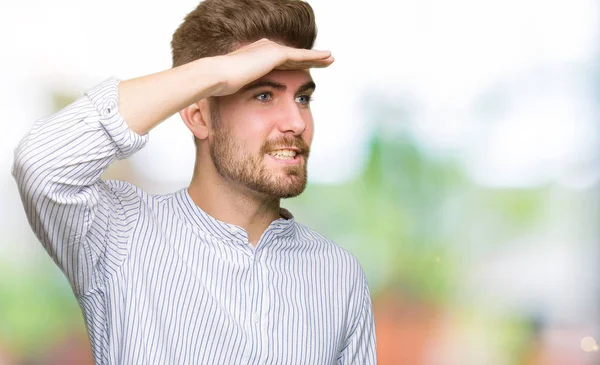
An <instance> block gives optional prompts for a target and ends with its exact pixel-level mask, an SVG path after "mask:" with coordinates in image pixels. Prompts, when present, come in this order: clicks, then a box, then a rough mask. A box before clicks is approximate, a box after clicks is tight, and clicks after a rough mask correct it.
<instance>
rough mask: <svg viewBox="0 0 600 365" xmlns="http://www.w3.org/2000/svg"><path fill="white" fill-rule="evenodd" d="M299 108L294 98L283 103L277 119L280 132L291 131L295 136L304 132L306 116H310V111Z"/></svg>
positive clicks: (286, 132)
mask: <svg viewBox="0 0 600 365" xmlns="http://www.w3.org/2000/svg"><path fill="white" fill-rule="evenodd" d="M301 108H302V107H301V106H299V105H298V104H297V103H296V102H295V100H292V101H291V102H287V103H285V106H284V107H283V110H282V112H281V114H280V119H279V130H280V132H282V133H284V134H288V133H293V134H294V135H296V136H299V135H301V134H302V133H304V131H305V130H306V126H307V120H306V118H308V117H310V111H303V110H301Z"/></svg>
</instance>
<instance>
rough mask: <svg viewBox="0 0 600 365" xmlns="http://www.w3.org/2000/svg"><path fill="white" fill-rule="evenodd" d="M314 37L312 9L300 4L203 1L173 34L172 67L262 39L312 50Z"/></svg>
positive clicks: (298, 1)
mask: <svg viewBox="0 0 600 365" xmlns="http://www.w3.org/2000/svg"><path fill="white" fill-rule="evenodd" d="M316 36H317V26H316V24H315V16H314V13H313V10H312V7H311V6H310V5H309V4H308V3H306V2H305V1H302V0H204V1H202V2H201V3H200V4H199V5H198V6H197V7H196V9H194V10H193V11H192V12H190V13H189V14H188V15H187V16H186V17H185V19H184V21H183V23H182V24H181V25H180V26H179V28H177V30H176V31H175V33H174V34H173V39H172V40H171V48H172V53H173V67H176V66H180V65H183V64H186V63H188V62H192V61H195V60H197V59H199V58H203V57H212V56H218V55H223V54H227V53H229V52H232V51H234V50H235V49H236V48H238V47H239V46H240V45H242V44H244V43H251V42H254V41H257V40H259V39H261V38H268V39H270V40H272V41H274V42H277V43H281V44H285V45H287V46H290V47H294V48H305V49H311V48H312V47H313V43H314V41H315V38H316Z"/></svg>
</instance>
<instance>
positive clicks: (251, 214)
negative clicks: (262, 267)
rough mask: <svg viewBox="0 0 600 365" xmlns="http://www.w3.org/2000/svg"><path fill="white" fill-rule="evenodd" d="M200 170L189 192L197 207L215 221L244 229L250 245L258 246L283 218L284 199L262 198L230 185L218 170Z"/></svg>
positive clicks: (247, 190)
mask: <svg viewBox="0 0 600 365" xmlns="http://www.w3.org/2000/svg"><path fill="white" fill-rule="evenodd" d="M204 166H206V165H204ZM209 166H211V165H210V164H209ZM197 167H198V166H196V167H195V168H194V175H193V177H192V181H191V182H190V186H189V188H188V193H189V195H190V197H191V198H192V200H193V201H194V203H196V205H197V206H198V207H200V209H202V210H203V211H204V212H206V213H207V214H209V215H210V216H211V217H213V218H215V219H217V220H220V221H222V222H225V223H229V224H235V225H238V226H240V227H242V228H244V229H245V230H246V232H247V233H248V241H250V243H251V244H252V245H253V246H256V245H257V243H258V240H259V239H260V237H261V236H262V234H263V233H264V231H265V230H266V229H267V228H268V227H269V225H270V224H271V223H272V222H273V221H274V220H276V219H278V218H279V217H280V215H279V208H280V205H279V203H280V199H279V198H274V197H266V196H261V195H260V194H257V193H256V192H253V191H250V190H249V189H247V188H246V187H244V186H240V185H238V184H235V183H233V182H231V181H227V180H226V179H224V178H223V177H222V176H221V175H220V174H218V173H217V172H216V170H215V169H214V167H213V169H210V168H205V169H203V170H201V169H199V168H197Z"/></svg>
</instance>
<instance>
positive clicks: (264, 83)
mask: <svg viewBox="0 0 600 365" xmlns="http://www.w3.org/2000/svg"><path fill="white" fill-rule="evenodd" d="M261 87H270V88H272V89H276V90H281V91H284V90H287V86H285V85H284V84H280V83H278V82H275V81H273V80H258V81H254V82H251V83H249V84H248V85H246V86H244V87H243V88H242V90H241V92H246V91H249V90H254V89H258V88H261ZM316 87H317V85H316V84H315V82H314V81H312V80H311V81H308V82H306V83H304V84H303V85H302V86H300V87H299V88H298V90H297V91H296V93H301V92H305V91H308V90H313V91H314V90H315V89H316Z"/></svg>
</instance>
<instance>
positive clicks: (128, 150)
mask: <svg viewBox="0 0 600 365" xmlns="http://www.w3.org/2000/svg"><path fill="white" fill-rule="evenodd" d="M315 37H316V27H315V24H314V16H313V12H312V9H311V8H310V6H309V5H308V4H307V3H305V2H302V1H298V0H290V1H282V0H206V1H205V2H202V3H201V4H200V5H199V6H198V7H197V8H196V9H195V10H194V11H192V12H191V13H190V14H188V16H187V17H186V18H185V21H184V22H183V23H182V24H181V26H180V27H179V29H178V30H177V31H176V32H175V34H174V36H173V41H172V48H173V66H174V67H173V68H172V69H170V70H167V71H163V72H159V73H156V74H152V75H148V76H144V77H140V78H136V79H132V80H127V81H123V82H120V81H119V80H117V79H115V78H109V79H107V80H106V81H104V82H102V83H101V84H99V85H97V86H95V87H94V88H92V89H90V90H89V91H87V92H86V93H85V95H84V96H83V97H81V98H80V99H78V100H76V101H75V102H73V103H72V104H70V105H69V106H67V107H65V108H64V109H63V110H61V111H59V112H57V113H56V114H54V115H51V116H49V117H46V118H43V119H40V120H38V121H37V122H36V123H35V125H34V126H33V128H32V130H31V131H30V132H29V133H28V134H27V135H26V136H25V137H24V138H23V140H22V141H21V142H20V144H19V146H18V147H17V149H16V151H15V161H14V165H13V175H14V177H15V179H16V181H17V183H18V186H19V191H20V194H21V197H22V200H23V204H24V207H25V211H26V213H27V216H28V219H29V221H30V224H31V227H32V229H33V230H34V231H35V233H36V235H37V236H38V238H39V239H40V241H41V242H42V244H43V246H44V248H45V249H46V250H47V251H48V253H49V254H50V256H51V257H52V258H53V259H54V260H55V262H56V263H57V264H58V265H59V266H60V268H61V269H62V270H63V272H64V273H65V274H66V276H67V278H68V279H69V282H70V283H71V286H72V287H73V291H74V293H75V295H76V297H77V299H78V301H79V303H80V305H81V308H82V310H83V313H84V317H85V321H86V325H87V328H88V332H89V336H90V340H91V343H92V349H93V356H94V359H95V362H96V363H97V364H311V365H312V364H375V363H376V355H375V333H374V320H373V313H372V306H371V301H370V297H369V289H368V287H367V284H366V280H365V276H364V273H363V270H362V269H361V267H360V265H359V264H358V262H357V260H356V259H355V258H354V257H353V256H352V255H350V254H349V253H347V252H346V251H345V250H343V249H341V248H340V247H339V246H337V245H336V244H335V243H333V242H331V241H329V240H327V239H326V238H324V237H322V236H321V235H319V234H318V233H316V232H314V231H312V230H310V229H309V228H307V227H305V226H303V225H301V224H299V223H297V222H296V221H295V220H294V218H293V216H292V214H291V213H290V212H288V211H287V210H285V209H283V208H280V199H281V198H287V197H293V196H296V195H298V194H300V193H301V192H302V191H303V190H304V187H305V185H306V163H307V159H308V155H309V147H310V144H311V141H312V137H313V120H312V115H311V112H310V98H311V94H312V92H313V91H314V89H315V83H314V81H313V80H312V79H311V76H310V72H309V71H308V69H309V68H312V67H327V66H329V65H330V64H331V63H332V62H333V57H332V56H331V53H330V52H328V51H316V50H312V49H311V48H312V45H313V42H314V39H315ZM269 39H271V40H269ZM177 111H179V113H180V115H181V117H182V119H183V121H184V122H185V124H186V125H187V126H188V128H189V129H190V131H191V132H192V134H193V135H194V139H195V142H196V148H197V152H196V165H195V168H194V174H193V178H192V181H191V182H190V185H189V187H188V188H184V189H181V190H179V191H177V192H175V193H173V194H168V195H152V194H148V193H146V192H144V191H142V190H141V189H139V188H138V187H136V186H134V185H132V184H130V183H126V182H122V181H103V180H101V179H100V177H101V175H102V173H103V171H105V169H106V168H107V166H108V165H109V164H110V163H111V162H112V161H114V160H115V159H122V158H127V157H128V156H131V155H132V154H133V153H135V152H136V151H138V150H139V149H140V148H142V147H143V146H144V144H145V143H146V141H147V140H148V133H149V131H150V130H151V129H153V128H154V127H155V126H156V125H158V124H159V123H161V122H162V121H164V120H165V119H167V118H168V117H169V116H171V115H172V114H174V113H175V112H177Z"/></svg>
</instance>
